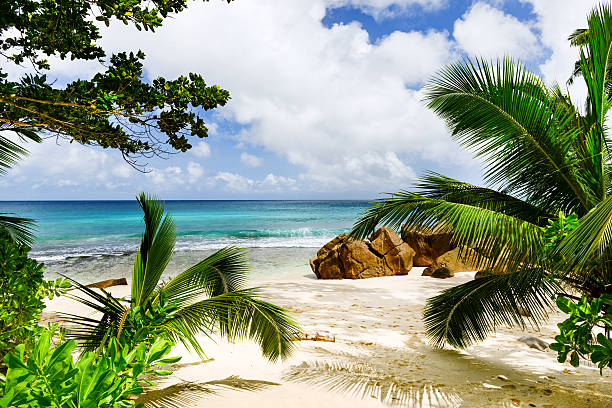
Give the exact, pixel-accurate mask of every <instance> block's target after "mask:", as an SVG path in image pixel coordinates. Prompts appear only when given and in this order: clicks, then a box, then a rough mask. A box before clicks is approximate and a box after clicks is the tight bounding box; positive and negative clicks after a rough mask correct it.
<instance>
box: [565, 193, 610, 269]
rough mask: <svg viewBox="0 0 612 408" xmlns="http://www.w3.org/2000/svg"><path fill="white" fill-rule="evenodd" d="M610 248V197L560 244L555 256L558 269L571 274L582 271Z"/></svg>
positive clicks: (584, 218)
mask: <svg viewBox="0 0 612 408" xmlns="http://www.w3.org/2000/svg"><path fill="white" fill-rule="evenodd" d="M611 248H612V197H608V198H606V199H605V200H604V201H603V202H602V203H601V204H599V205H598V206H597V207H596V208H594V209H593V210H591V211H590V212H589V213H588V214H587V215H585V216H584V217H582V218H581V219H580V223H579V224H578V226H577V227H576V229H574V230H573V231H571V232H570V233H569V234H568V235H567V236H566V237H565V238H564V239H563V241H562V242H561V245H559V248H558V249H557V252H556V254H555V255H560V257H561V259H562V261H561V262H560V264H559V265H557V267H558V269H560V270H562V271H564V272H566V273H573V272H574V271H576V270H580V269H584V268H585V267H586V266H587V265H588V264H590V263H591V262H592V261H593V258H602V257H604V255H605V254H607V253H608V252H609V251H610V249H611Z"/></svg>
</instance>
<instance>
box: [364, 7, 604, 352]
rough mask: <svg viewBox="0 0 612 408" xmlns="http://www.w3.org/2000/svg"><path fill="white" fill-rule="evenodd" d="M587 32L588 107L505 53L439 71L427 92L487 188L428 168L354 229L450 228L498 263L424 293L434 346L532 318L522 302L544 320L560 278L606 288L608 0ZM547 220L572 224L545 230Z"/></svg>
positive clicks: (579, 39) (590, 289) (583, 50)
mask: <svg viewBox="0 0 612 408" xmlns="http://www.w3.org/2000/svg"><path fill="white" fill-rule="evenodd" d="M586 31H588V35H581V34H584V32H585V31H582V32H579V33H577V34H576V35H575V36H573V37H572V38H573V41H574V42H575V45H577V46H579V47H580V73H581V76H580V78H581V79H582V80H584V82H585V84H586V87H587V89H588V97H587V100H586V105H585V109H584V111H581V110H580V109H578V108H576V107H575V106H574V105H573V104H572V102H571V100H570V98H569V96H568V95H565V94H563V92H562V91H561V89H560V88H559V87H558V86H554V87H552V88H549V87H547V86H546V85H545V84H544V82H543V81H542V80H541V79H540V78H539V77H538V76H537V75H536V74H534V73H532V72H530V71H529V70H528V69H526V68H525V67H524V66H523V65H522V64H520V63H518V62H516V61H514V60H512V59H511V58H508V57H506V58H503V59H501V60H497V61H493V62H487V61H485V60H482V59H474V60H470V59H466V60H464V61H460V62H456V63H453V64H450V65H448V66H447V67H445V68H443V69H442V70H441V71H440V72H438V74H437V75H436V76H434V78H433V79H432V80H431V81H430V82H429V84H428V85H427V87H426V90H425V99H426V101H427V102H428V105H429V107H430V108H431V109H433V110H434V112H436V113H437V114H438V115H439V116H440V117H441V118H442V119H444V120H445V121H446V123H447V125H448V127H449V128H450V130H451V132H452V135H453V137H454V138H455V139H456V140H458V141H459V142H460V143H461V144H462V145H463V146H465V147H466V148H467V149H469V150H471V151H472V152H474V154H475V156H476V157H477V158H479V159H480V160H482V161H483V162H484V164H485V170H484V177H483V178H484V181H485V184H486V186H485V187H480V186H475V185H471V184H469V183H464V182H461V181H459V180H454V179H452V178H450V177H445V176H441V175H438V174H435V173H431V174H428V175H426V176H425V177H423V178H422V179H421V180H420V181H419V182H418V183H417V184H416V188H415V191H402V192H400V193H396V194H391V195H390V197H388V198H383V199H381V200H378V201H376V202H375V203H374V205H372V206H371V207H370V208H369V209H368V210H367V211H366V212H365V213H364V215H363V216H362V218H361V219H360V220H359V221H358V222H357V223H356V224H355V227H354V229H353V231H352V235H353V236H355V237H365V236H368V235H369V234H370V233H371V232H372V231H373V230H374V229H375V228H376V226H377V225H379V224H385V225H389V226H391V227H395V228H400V227H401V226H402V225H406V228H411V229H415V230H418V229H429V230H433V231H435V232H450V233H452V234H453V239H454V240H455V241H456V242H457V243H458V245H459V247H460V249H461V253H464V250H465V249H466V248H471V249H473V250H475V252H476V253H478V254H479V256H478V257H477V258H478V259H475V260H472V261H474V263H475V264H476V267H477V268H482V269H488V270H491V271H493V272H496V273H497V274H494V275H493V276H490V277H487V278H483V280H481V279H479V280H478V281H476V282H467V283H465V284H462V285H459V286H457V287H454V288H450V289H447V290H445V291H443V292H442V293H441V294H440V295H438V296H436V297H434V298H432V299H429V300H428V302H427V305H426V307H425V313H424V320H425V325H426V327H427V329H428V334H429V336H430V338H431V340H432V341H433V343H434V344H437V345H443V344H445V343H447V344H451V345H454V346H459V347H465V346H468V345H470V344H472V343H474V342H476V341H480V340H482V339H483V338H484V337H485V336H486V335H487V333H489V332H491V331H493V330H494V329H495V327H497V326H498V325H499V324H518V325H520V326H523V325H525V324H526V321H525V318H524V317H523V316H522V314H524V312H525V311H527V312H528V314H530V315H531V316H532V318H531V320H530V322H531V323H532V324H537V320H538V319H541V318H544V317H545V316H546V313H545V310H546V308H547V307H549V306H552V302H551V301H550V294H551V293H556V292H558V291H559V287H558V285H557V284H560V285H561V286H563V287H564V288H565V289H571V290H574V291H578V292H579V293H580V294H583V295H585V296H586V297H587V298H588V299H589V301H592V300H593V299H595V298H598V297H600V296H601V295H602V294H606V293H610V290H611V288H612V286H610V283H612V275H611V273H610V272H612V252H611V251H612V199H611V198H610V197H609V196H608V193H609V192H610V191H612V184H611V183H610V180H612V174H611V171H612V162H611V160H610V155H609V152H610V146H609V139H608V135H607V126H606V123H605V120H606V116H607V114H608V110H609V108H610V106H611V103H610V99H609V89H612V88H611V87H612V75H608V73H609V72H612V71H610V68H609V67H610V66H612V64H610V62H611V61H612V60H611V59H609V57H608V56H609V55H611V54H612V8H611V6H600V7H597V8H595V9H594V10H593V11H592V12H591V13H590V14H589V15H588V28H587V30H586ZM560 212H563V213H569V214H576V216H577V217H579V218H580V222H579V225H578V226H575V228H573V229H571V227H573V226H574V225H575V223H576V220H575V219H574V218H573V217H572V216H570V217H569V218H570V219H563V220H557V214H559V213H560ZM551 221H552V222H553V223H555V222H557V223H567V225H565V224H564V225H560V224H558V225H556V227H555V228H557V229H558V231H556V232H554V228H553V229H550V230H548V232H545V231H544V230H543V228H544V229H545V228H546V227H547V226H548V225H549V222H551ZM570 224H571V225H570ZM547 233H548V234H552V235H546V234H547ZM551 239H552V241H553V242H551ZM559 239H561V240H560V241H559ZM552 271H554V277H555V278H556V280H554V281H553V280H551V279H549V278H550V273H551V272H552ZM500 273H501V274H503V275H498V274H500Z"/></svg>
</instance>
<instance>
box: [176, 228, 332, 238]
mask: <svg viewBox="0 0 612 408" xmlns="http://www.w3.org/2000/svg"><path fill="white" fill-rule="evenodd" d="M342 232H344V230H331V229H326V228H308V227H302V228H290V229H252V230H228V231H225V230H217V231H182V232H179V233H178V234H177V235H178V236H179V237H191V236H197V237H219V238H221V237H228V238H268V237H281V238H282V237H287V238H293V237H322V236H330V235H334V234H336V235H337V234H341V233H342Z"/></svg>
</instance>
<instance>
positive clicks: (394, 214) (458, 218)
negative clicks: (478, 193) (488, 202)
mask: <svg viewBox="0 0 612 408" xmlns="http://www.w3.org/2000/svg"><path fill="white" fill-rule="evenodd" d="M377 225H386V226H388V227H389V228H392V229H396V230H399V229H400V228H402V227H404V228H408V229H416V230H419V229H429V230H433V231H436V232H448V233H452V234H453V240H454V241H455V242H457V244H458V245H459V246H460V247H462V248H472V249H477V250H478V252H477V253H478V254H479V256H477V257H476V258H474V259H470V261H471V262H472V263H473V264H474V265H475V266H476V267H477V268H485V269H493V270H499V271H501V270H502V269H507V270H513V269H516V268H518V266H519V265H520V264H524V263H527V264H533V263H537V262H538V260H539V255H540V253H541V248H542V230H541V228H540V227H538V226H537V225H534V224H531V223H529V222H526V221H522V220H520V219H517V218H514V217H512V216H509V215H506V214H502V213H499V212H496V211H493V210H490V209H486V208H480V207H475V206H471V205H467V204H461V203H453V202H448V201H445V200H434V199H431V198H427V197H424V196H421V195H418V194H413V193H410V192H405V191H404V192H400V193H395V194H391V195H390V197H388V198H386V199H381V200H378V201H376V202H375V203H374V204H373V205H372V206H371V207H370V208H368V209H367V210H366V211H365V212H364V214H363V216H362V217H361V219H360V220H359V221H358V222H357V223H356V224H355V225H354V227H353V230H352V231H351V235H352V236H353V237H355V238H364V237H367V236H368V235H370V234H371V233H372V232H373V231H374V229H375V228H376V226H377Z"/></svg>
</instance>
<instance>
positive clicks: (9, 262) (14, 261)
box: [0, 235, 69, 358]
mask: <svg viewBox="0 0 612 408" xmlns="http://www.w3.org/2000/svg"><path fill="white" fill-rule="evenodd" d="M29 251H30V248H29V247H27V246H25V245H21V244H17V243H15V242H13V241H12V240H11V239H10V238H8V237H6V235H2V236H0V358H1V357H2V356H4V355H5V354H6V353H7V352H9V351H11V350H13V349H14V348H15V346H16V345H18V344H24V347H25V352H26V354H27V353H28V351H29V350H30V349H31V348H32V346H33V344H34V341H35V340H36V338H37V337H38V336H39V334H40V333H41V330H42V328H41V327H40V326H39V325H38V323H39V321H40V317H41V314H42V311H43V309H44V308H45V304H44V302H43V299H45V298H53V297H54V296H57V295H59V294H60V293H61V292H63V288H65V287H67V286H69V283H68V282H67V281H64V280H63V279H61V278H60V279H57V280H56V281H45V280H44V279H43V273H44V271H45V269H44V266H43V264H41V263H38V262H37V261H36V260H34V259H31V258H29V257H28V252H29Z"/></svg>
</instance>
